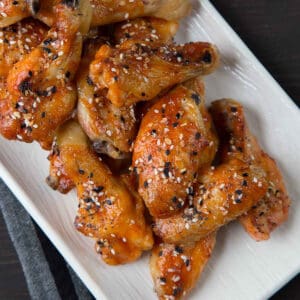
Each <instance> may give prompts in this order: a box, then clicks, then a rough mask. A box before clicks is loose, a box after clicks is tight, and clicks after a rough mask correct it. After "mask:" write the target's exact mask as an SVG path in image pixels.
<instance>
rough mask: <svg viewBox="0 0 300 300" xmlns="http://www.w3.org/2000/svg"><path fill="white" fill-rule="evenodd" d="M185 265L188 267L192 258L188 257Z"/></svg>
mask: <svg viewBox="0 0 300 300" xmlns="http://www.w3.org/2000/svg"><path fill="white" fill-rule="evenodd" d="M185 265H186V267H188V266H189V265H190V260H189V259H187V260H186V261H185Z"/></svg>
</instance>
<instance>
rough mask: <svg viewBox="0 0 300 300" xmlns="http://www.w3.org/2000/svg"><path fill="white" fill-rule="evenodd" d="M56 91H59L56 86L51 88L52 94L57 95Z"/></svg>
mask: <svg viewBox="0 0 300 300" xmlns="http://www.w3.org/2000/svg"><path fill="white" fill-rule="evenodd" d="M56 91H57V88H56V86H53V87H52V88H51V90H50V92H51V94H55V93H56Z"/></svg>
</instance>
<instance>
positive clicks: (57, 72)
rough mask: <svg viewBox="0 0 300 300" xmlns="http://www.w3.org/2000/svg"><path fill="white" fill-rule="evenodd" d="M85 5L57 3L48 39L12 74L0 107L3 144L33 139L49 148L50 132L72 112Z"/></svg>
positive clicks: (86, 18)
mask: <svg viewBox="0 0 300 300" xmlns="http://www.w3.org/2000/svg"><path fill="white" fill-rule="evenodd" d="M75 2H76V1H75ZM86 2H87V0H81V1H80V2H76V3H75V6H73V1H71V0H70V1H62V2H61V3H59V4H58V5H57V6H56V7H55V11H56V16H57V18H56V23H55V24H54V26H53V27H52V28H51V29H50V31H49V32H48V34H47V36H46V38H45V39H44V40H43V42H42V43H41V44H40V45H39V46H37V47H36V48H35V49H34V50H33V51H31V52H30V53H29V54H27V55H25V56H24V57H23V59H22V60H20V61H19V62H17V63H16V64H15V65H14V66H13V68H12V69H11V70H10V72H9V74H8V77H7V92H8V94H9V95H8V96H7V97H6V98H5V99H3V100H1V108H0V132H1V134H2V135H3V136H4V137H6V138H7V139H18V140H22V141H24V142H32V141H34V140H36V141H38V142H39V143H40V144H41V146H42V147H43V148H45V149H49V148H50V146H51V144H52V140H53V135H54V131H55V130H56V128H57V127H58V126H59V125H60V124H62V123H63V122H64V121H65V120H66V119H68V118H69V117H70V115H71V113H72V112H73V109H74V107H75V104H76V98H77V94H76V89H75V85H74V82H73V80H72V79H73V78H74V75H75V72H76V70H77V67H78V64H79V61H80V55H81V48H82V34H81V33H83V32H86V30H87V28H88V27H89V26H88V24H87V23H88V22H89V21H88V20H89V17H88V14H89V6H88V3H86Z"/></svg>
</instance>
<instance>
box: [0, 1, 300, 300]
mask: <svg viewBox="0 0 300 300" xmlns="http://www.w3.org/2000/svg"><path fill="white" fill-rule="evenodd" d="M193 7H194V8H193V12H192V15H191V16H190V17H188V18H186V20H184V21H183V22H182V24H181V29H180V32H179V34H178V40H179V41H180V42H184V41H190V40H192V41H198V40H204V41H211V42H213V43H214V44H216V45H217V46H218V48H219V50H220V53H221V57H222V64H221V66H220V68H219V70H218V71H217V72H216V73H214V74H213V75H211V76H208V77H207V78H206V80H205V81H206V83H207V98H208V103H209V102H210V101H211V100H214V99H217V98H223V97H231V98H235V99H237V100H239V101H241V102H242V103H243V105H244V106H245V109H246V114H247V118H248V122H249V125H250V128H251V129H252V131H253V132H254V134H255V135H256V136H257V137H258V139H259V141H260V143H261V145H262V146H263V148H264V149H265V150H266V151H267V152H268V153H270V154H271V155H272V156H273V157H274V158H275V159H276V160H277V162H278V164H279V166H280V169H281V170H282V172H283V175H284V178H285V181H286V184H287V187H288V191H289V193H290V196H291V198H292V199H293V204H292V208H291V214H290V218H289V221H288V222H287V223H286V224H284V226H282V227H281V228H280V229H279V230H277V231H276V232H274V234H273V235H272V238H271V240H269V241H267V242H260V243H256V242H254V241H253V240H251V239H250V238H249V237H248V236H247V234H246V233H245V232H244V231H243V229H242V228H241V226H240V225H239V224H238V223H232V224H230V225H228V226H226V228H224V229H222V230H221V231H220V232H219V234H218V238H217V246H216V249H215V251H214V253H213V256H212V259H211V260H210V261H209V264H208V266H207V268H206V270H205V272H204V274H203V276H202V278H201V280H200V281H199V283H198V285H197V287H196V288H195V290H194V291H193V292H192V294H191V295H190V299H210V300H217V299H218V300H219V299H223V300H225V299H230V300H234V299H244V300H246V299H251V300H255V299H266V298H268V297H269V296H271V295H272V294H273V293H274V292H275V291H276V290H277V289H279V288H280V287H281V286H282V285H284V284H285V283H286V282H287V281H288V280H289V279H291V278H292V277H293V276H294V275H296V274H297V273H298V272H299V271H300V257H299V253H300V239H299V230H300V202H299V200H300V184H299V179H298V178H299V177H298V176H299V174H300V112H299V109H298V108H297V107H296V105H295V104H294V103H293V102H292V101H291V100H290V99H289V98H288V96H287V95H286V94H285V93H284V91H283V90H282V89H281V88H280V87H279V85H278V84H277V83H276V82H275V81H274V79H273V78H272V77H271V76H270V75H269V74H268V73H267V71H266V70H265V69H264V68H263V66H262V65H261V64H260V63H259V62H258V61H257V60H256V58H255V57H254V56H253V54H251V52H250V51H249V50H248V49H247V47H246V46H245V45H244V44H243V42H242V41H241V40H240V39H239V38H238V36H237V35H236V34H235V33H234V32H233V31H232V29H231V28H230V27H229V26H228V25H227V24H226V22H225V21H224V20H223V18H222V17H221V16H220V15H219V14H218V13H217V11H216V10H215V9H214V7H213V6H212V5H211V4H210V2H209V1H207V0H203V1H197V0H195V1H193ZM46 157H47V153H46V152H45V151H42V150H41V149H40V148H39V146H38V145H37V144H32V145H26V144H22V143H19V142H8V141H5V140H4V139H2V138H0V174H1V177H2V178H3V180H4V181H5V182H6V183H7V185H8V186H9V187H10V189H11V190H12V192H13V193H14V194H15V195H16V196H17V198H18V199H19V200H20V202H21V203H22V204H23V205H24V207H25V208H26V209H27V211H28V212H29V213H30V214H31V216H32V217H33V218H34V219H35V221H36V222H37V223H38V224H39V226H40V227H41V228H42V230H43V231H44V232H45V233H46V234H47V236H48V237H49V238H50V240H51V241H52V242H53V244H54V245H55V246H56V247H57V249H58V250H59V251H60V253H61V254H62V255H63V256H64V258H65V259H66V260H67V262H68V263H69V264H70V265H71V266H72V267H73V269H74V270H75V271H76V272H77V274H78V275H79V276H80V278H81V279H82V280H83V282H84V283H85V284H86V285H87V287H88V288H89V289H90V291H91V292H92V293H93V294H94V296H95V297H96V298H97V299H112V300H119V299H122V300H129V299H130V300H131V299H144V300H150V299H156V296H155V293H154V291H153V285H152V280H151V278H150V274H149V270H148V255H144V256H143V258H142V259H140V260H139V261H138V262H135V263H133V264H129V265H125V266H118V267H110V266H107V265H105V264H104V263H102V262H101V260H100V258H99V257H98V256H97V255H96V253H95V252H94V249H93V241H92V240H91V239H88V238H86V237H84V236H82V235H80V234H79V233H77V232H76V231H75V229H74V228H73V219H74V216H75V211H76V206H77V200H76V196H75V193H74V192H72V193H70V194H68V195H67V196H63V195H60V194H59V193H57V192H53V191H51V190H50V188H49V187H48V186H47V185H46V184H45V182H44V180H45V177H46V176H47V172H48V161H47V159H46Z"/></svg>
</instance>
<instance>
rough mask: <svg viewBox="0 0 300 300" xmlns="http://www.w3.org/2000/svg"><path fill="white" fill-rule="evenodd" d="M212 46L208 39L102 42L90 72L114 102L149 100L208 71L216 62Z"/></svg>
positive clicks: (121, 103) (210, 70) (215, 52)
mask: <svg viewBox="0 0 300 300" xmlns="http://www.w3.org/2000/svg"><path fill="white" fill-rule="evenodd" d="M218 58H219V55H218V52H217V50H216V48H215V47H214V46H213V45H211V44H209V43H202V42H199V43H189V44H186V45H183V46H180V45H174V44H173V45H165V46H161V47H158V48H157V47H151V46H150V45H147V44H145V45H143V44H140V43H134V44H130V47H125V48H122V47H119V48H112V47H110V46H108V45H104V46H102V47H101V48H100V49H99V51H98V52H97V54H96V57H95V60H94V61H93V62H92V64H91V66H90V76H91V79H92V80H93V82H94V83H95V84H96V85H97V87H99V88H100V89H106V90H107V93H106V97H107V98H108V99H109V100H110V101H111V102H112V103H113V104H115V105H116V106H124V105H125V106H129V105H132V104H134V103H136V102H139V101H145V100H151V99H153V98H154V97H156V96H157V95H158V94H159V93H161V92H163V91H165V90H166V89H168V88H171V87H172V86H174V85H176V84H178V83H181V82H184V81H186V80H188V79H191V78H194V77H197V76H199V75H205V74H209V73H211V72H212V71H213V70H214V69H215V68H216V66H217V64H218V60H219V59H218Z"/></svg>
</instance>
